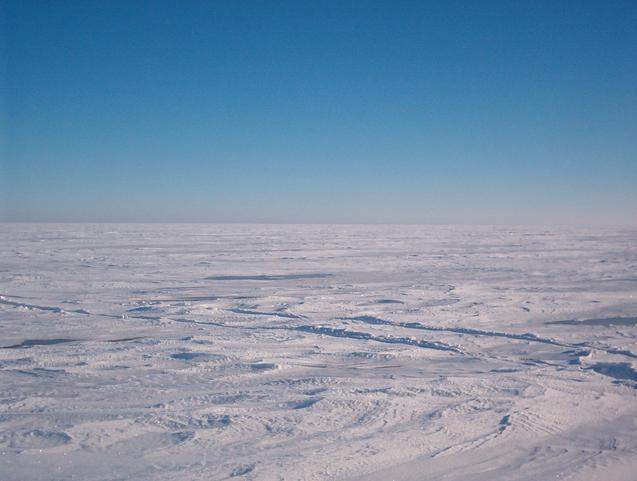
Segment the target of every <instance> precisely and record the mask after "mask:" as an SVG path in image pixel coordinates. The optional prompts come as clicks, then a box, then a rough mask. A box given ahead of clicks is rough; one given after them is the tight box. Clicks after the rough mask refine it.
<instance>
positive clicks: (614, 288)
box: [0, 224, 637, 481]
mask: <svg viewBox="0 0 637 481" xmlns="http://www.w3.org/2000/svg"><path fill="white" fill-rule="evenodd" d="M0 256H1V257H0V258H1V259H2V263H1V266H0V385H1V386H2V387H3V389H2V390H0V479H1V480H2V481H5V480H6V481H18V480H19V481H23V480H26V479H28V480H34V481H42V480H47V481H48V480H50V481H54V480H55V481H59V480H68V479H81V480H86V481H97V480H124V479H131V480H132V479H135V480H167V481H168V480H170V481H173V480H174V481H181V480H184V479H187V480H202V481H203V480H206V481H208V480H210V481H214V480H227V479H233V480H234V479H237V480H239V479H244V480H263V481H269V480H342V481H345V480H348V481H354V480H360V481H363V480H365V481H375V480H376V481H381V480H382V481H386V480H397V481H411V480H418V481H421V480H451V481H454V480H456V481H460V480H472V481H486V480H489V481H492V480H496V481H497V480H507V481H508V480H527V481H531V480H538V479H542V480H543V479H571V480H584V481H593V480H600V479H609V480H614V481H615V480H616V481H622V480H632V479H634V473H635V472H636V471H637V435H636V433H637V374H636V373H637V361H636V360H637V354H636V352H637V341H636V339H637V322H636V319H637V296H636V294H637V277H635V272H636V270H637V232H635V231H634V230H630V229H620V228H616V229H605V230H602V229H599V230H595V229H584V228H581V229H575V228H569V229H567V228H562V229H544V228H539V227H536V228H524V227H516V228H511V227H508V228H505V227H475V226H474V227H443V226H438V227H425V226H422V227H418V226H264V225H253V226H251V225H243V226H242V225H52V224H47V225H36V224H33V225H28V224H15V225H3V226H2V230H0Z"/></svg>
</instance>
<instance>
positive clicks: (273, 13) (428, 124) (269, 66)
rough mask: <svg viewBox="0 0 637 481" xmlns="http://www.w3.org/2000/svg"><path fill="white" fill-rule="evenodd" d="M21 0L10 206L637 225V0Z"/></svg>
mask: <svg viewBox="0 0 637 481" xmlns="http://www.w3.org/2000/svg"><path fill="white" fill-rule="evenodd" d="M2 8H3V10H2V15H3V18H2V21H3V23H4V26H3V29H2V30H3V31H4V32H5V33H4V36H3V39H2V46H1V47H0V56H1V57H0V60H2V61H1V62H0V75H1V77H0V79H1V81H2V84H1V87H2V89H1V90H2V94H1V97H0V107H1V109H0V112H2V118H1V119H0V129H1V132H0V133H1V134H2V137H1V142H2V145H1V146H0V147H1V150H0V154H1V156H2V160H1V161H0V162H1V163H0V189H1V190H2V194H0V202H1V203H2V206H1V207H0V220H4V221H54V222H57V221H95V222H110V221H114V222H118V221H124V222H129V221H130V222H137V221H149V222H156V221H159V222H399V223H400V222H409V223H421V222H422V223H427V222H435V223H534V224H536V223H549V224H550V223H595V224H597V223H600V224H616V223H635V222H637V27H636V25H637V3H636V2H634V1H626V2H622V1H597V2H586V1H547V2H542V1H528V2H524V1H507V2H497V1H480V2H469V1H465V2H453V1H440V2H425V1H409V2H406V1H384V2H374V1H354V2H347V1H290V2H285V1H267V2H266V1H259V2H247V1H239V0H237V1H227V2H225V1H205V2H196V1H174V2H162V1H155V2H137V1H123V2H117V1H108V2H103V1H99V2H91V1H81V2H80V1H77V2H64V1H59V2H57V1H56V2H41V1H38V2H30V1H17V0H15V1H12V0H9V1H8V2H3V7H2Z"/></svg>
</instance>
